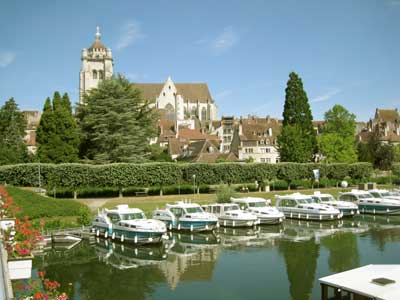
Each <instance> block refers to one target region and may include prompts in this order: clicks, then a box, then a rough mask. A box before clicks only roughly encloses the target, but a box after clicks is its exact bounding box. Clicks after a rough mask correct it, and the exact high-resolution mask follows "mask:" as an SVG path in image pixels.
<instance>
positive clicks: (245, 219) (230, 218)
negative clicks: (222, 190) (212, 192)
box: [203, 203, 258, 227]
mask: <svg viewBox="0 0 400 300" xmlns="http://www.w3.org/2000/svg"><path fill="white" fill-rule="evenodd" d="M203 209H204V210H205V211H206V212H209V213H212V214H214V215H216V216H217V217H218V223H219V225H221V226H224V227H251V226H254V225H257V224H258V218H257V216H256V215H254V214H253V213H251V212H247V211H243V210H241V209H240V208H239V205H237V204H235V203H215V204H209V205H203Z"/></svg>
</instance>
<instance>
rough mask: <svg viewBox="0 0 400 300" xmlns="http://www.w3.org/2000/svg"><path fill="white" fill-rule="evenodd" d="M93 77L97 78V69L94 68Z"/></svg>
mask: <svg viewBox="0 0 400 300" xmlns="http://www.w3.org/2000/svg"><path fill="white" fill-rule="evenodd" d="M93 79H97V71H96V70H93Z"/></svg>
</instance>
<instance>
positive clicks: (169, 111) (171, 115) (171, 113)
mask: <svg viewBox="0 0 400 300" xmlns="http://www.w3.org/2000/svg"><path fill="white" fill-rule="evenodd" d="M165 110H166V114H165V115H166V118H167V119H168V120H171V121H172V120H175V109H174V107H173V106H172V104H171V103H168V104H167V105H166V106H165Z"/></svg>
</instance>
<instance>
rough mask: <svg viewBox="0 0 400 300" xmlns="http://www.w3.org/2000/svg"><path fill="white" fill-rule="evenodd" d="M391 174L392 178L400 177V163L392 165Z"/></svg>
mask: <svg viewBox="0 0 400 300" xmlns="http://www.w3.org/2000/svg"><path fill="white" fill-rule="evenodd" d="M392 172H393V175H394V176H397V177H400V163H395V164H393V165H392Z"/></svg>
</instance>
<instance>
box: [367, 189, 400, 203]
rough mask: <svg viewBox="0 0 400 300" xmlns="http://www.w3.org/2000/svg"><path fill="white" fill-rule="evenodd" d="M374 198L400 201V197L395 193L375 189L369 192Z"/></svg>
mask: <svg viewBox="0 0 400 300" xmlns="http://www.w3.org/2000/svg"><path fill="white" fill-rule="evenodd" d="M368 192H369V193H370V194H371V195H372V196H374V198H386V199H392V200H397V201H400V195H398V194H397V193H395V192H389V191H388V190H383V189H373V190H369V191H368Z"/></svg>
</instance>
